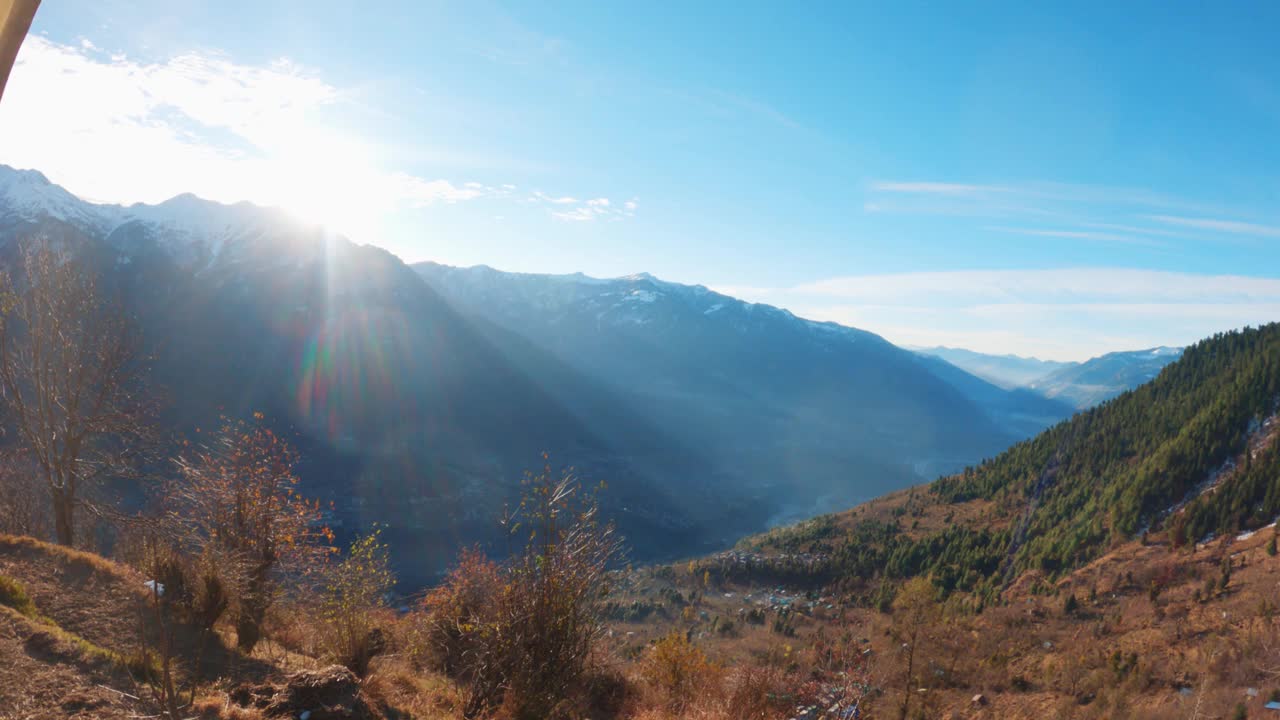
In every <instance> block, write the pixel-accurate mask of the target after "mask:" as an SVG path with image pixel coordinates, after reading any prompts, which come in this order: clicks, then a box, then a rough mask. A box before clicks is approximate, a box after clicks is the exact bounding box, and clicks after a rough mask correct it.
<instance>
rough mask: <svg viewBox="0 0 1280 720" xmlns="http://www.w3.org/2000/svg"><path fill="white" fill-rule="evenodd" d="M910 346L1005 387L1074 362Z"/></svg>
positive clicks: (1023, 383)
mask: <svg viewBox="0 0 1280 720" xmlns="http://www.w3.org/2000/svg"><path fill="white" fill-rule="evenodd" d="M909 349H910V350H915V351H916V352H919V353H922V354H925V355H933V356H934V357H940V358H942V359H943V360H946V361H947V362H949V363H951V364H952V365H955V366H956V367H958V368H960V369H961V370H964V371H965V372H968V373H971V374H973V375H976V376H978V377H980V378H982V379H983V380H986V381H987V382H989V383H991V384H993V385H997V386H999V387H1002V388H1005V389H1013V388H1018V387H1026V386H1028V385H1031V384H1032V383H1034V382H1035V381H1037V380H1040V379H1041V378H1044V377H1046V376H1048V375H1050V374H1052V373H1054V372H1056V371H1058V370H1063V369H1066V368H1069V367H1072V366H1074V365H1075V364H1076V363H1070V362H1057V361H1055V360H1041V359H1039V358H1033V357H1022V356H1020V355H989V354H986V353H980V352H974V351H972V350H965V349H963V348H949V347H927V348H926V347H913V348H909Z"/></svg>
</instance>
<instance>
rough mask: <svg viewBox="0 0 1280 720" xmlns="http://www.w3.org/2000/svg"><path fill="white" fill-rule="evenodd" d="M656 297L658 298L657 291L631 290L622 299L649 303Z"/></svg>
mask: <svg viewBox="0 0 1280 720" xmlns="http://www.w3.org/2000/svg"><path fill="white" fill-rule="evenodd" d="M657 299H658V293H656V292H654V291H652V290H632V291H631V293H630V294H629V295H627V297H626V298H624V299H623V301H624V302H641V303H651V302H654V301H655V300H657Z"/></svg>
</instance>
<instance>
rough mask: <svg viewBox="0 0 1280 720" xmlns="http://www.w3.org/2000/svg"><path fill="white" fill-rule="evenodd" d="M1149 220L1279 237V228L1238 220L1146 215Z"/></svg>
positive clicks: (1240, 233) (1227, 231)
mask: <svg viewBox="0 0 1280 720" xmlns="http://www.w3.org/2000/svg"><path fill="white" fill-rule="evenodd" d="M1146 217H1147V218H1148V219H1149V220H1154V221H1156V222H1160V223H1165V224H1166V225H1176V226H1178V227H1189V228H1196V229H1197V230H1210V231H1213V232H1225V233H1233V234H1236V235H1254V236H1260V237H1280V227H1278V226H1275V225H1259V224H1257V223H1250V222H1242V221H1240V220H1224V219H1221V218H1196V217H1181V216H1177V215H1148V216H1146Z"/></svg>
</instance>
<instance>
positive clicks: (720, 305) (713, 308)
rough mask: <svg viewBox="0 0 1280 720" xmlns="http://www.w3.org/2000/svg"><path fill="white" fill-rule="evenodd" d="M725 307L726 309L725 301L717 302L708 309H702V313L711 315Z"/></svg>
mask: <svg viewBox="0 0 1280 720" xmlns="http://www.w3.org/2000/svg"><path fill="white" fill-rule="evenodd" d="M723 309H724V303H716V304H715V305H712V306H711V307H709V308H707V309H706V310H703V311H702V314H703V315H710V314H711V313H714V312H719V311H720V310H723Z"/></svg>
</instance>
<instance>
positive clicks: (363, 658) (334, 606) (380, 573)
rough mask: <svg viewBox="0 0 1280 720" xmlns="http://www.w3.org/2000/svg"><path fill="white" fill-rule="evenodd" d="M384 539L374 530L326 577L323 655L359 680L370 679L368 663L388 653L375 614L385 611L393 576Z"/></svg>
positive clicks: (321, 608)
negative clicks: (381, 539)
mask: <svg viewBox="0 0 1280 720" xmlns="http://www.w3.org/2000/svg"><path fill="white" fill-rule="evenodd" d="M380 534H381V530H377V529H375V530H374V531H373V532H372V533H369V534H368V535H365V536H364V537H361V538H359V539H357V540H355V541H353V542H352V543H351V548H350V550H349V551H348V552H347V556H346V557H345V558H343V560H342V561H341V562H339V563H337V564H336V565H334V566H332V567H331V568H329V569H328V570H327V571H326V573H325V575H326V577H325V584H324V593H323V600H322V601H321V606H320V617H321V618H322V620H323V621H324V632H322V633H321V636H320V637H321V643H322V646H323V647H322V649H323V650H324V652H325V653H326V654H327V655H329V656H330V657H332V658H333V659H334V660H335V661H337V662H339V663H341V664H343V665H345V666H346V667H347V668H348V669H349V670H351V672H353V673H355V674H356V675H357V676H359V677H364V676H365V675H367V674H368V673H369V662H370V661H371V660H373V658H374V657H376V656H377V655H379V654H381V653H382V652H383V651H384V650H385V649H386V640H385V637H386V636H385V634H384V633H383V631H382V629H381V628H380V627H378V625H377V624H376V620H375V614H376V611H378V610H380V609H382V608H384V607H385V606H386V596H387V594H388V593H390V592H391V588H392V587H394V585H395V575H394V574H392V572H391V559H390V554H389V552H388V550H387V546H386V545H385V544H383V543H382V542H380V541H379V539H378V538H379V536H380Z"/></svg>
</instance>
